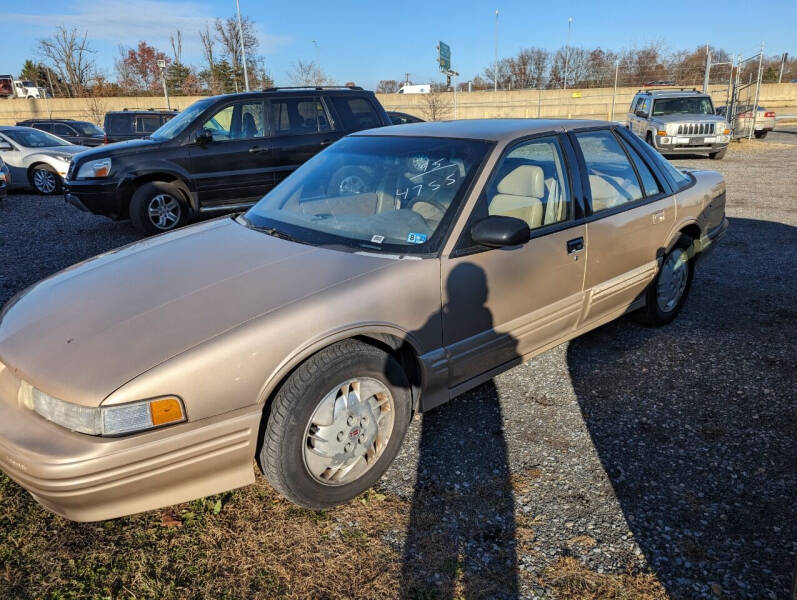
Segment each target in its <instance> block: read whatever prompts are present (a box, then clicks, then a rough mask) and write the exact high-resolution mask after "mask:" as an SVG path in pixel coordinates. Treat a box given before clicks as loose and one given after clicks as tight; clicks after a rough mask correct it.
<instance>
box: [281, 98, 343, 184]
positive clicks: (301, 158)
mask: <svg viewBox="0 0 797 600" xmlns="http://www.w3.org/2000/svg"><path fill="white" fill-rule="evenodd" d="M266 111H267V114H268V116H269V120H270V122H271V123H273V137H272V139H271V140H270V144H271V148H272V151H271V168H270V174H269V181H268V189H271V188H272V187H274V186H275V185H277V184H278V183H279V182H280V181H282V180H283V179H285V178H286V177H287V176H288V175H290V174H291V172H292V171H294V170H295V169H296V168H297V167H298V166H300V165H301V164H303V163H304V162H306V161H307V160H309V159H310V158H312V157H313V156H315V155H316V154H318V153H319V152H320V151H321V150H323V149H324V148H326V147H327V146H329V145H330V144H331V143H333V142H335V141H336V140H338V139H339V138H340V137H342V136H343V135H344V132H343V131H342V130H341V128H340V127H336V126H334V125H333V120H332V119H331V117H330V113H329V111H328V109H327V107H326V105H325V104H324V102H323V100H322V98H321V97H320V96H312V95H308V96H304V95H301V96H299V95H293V94H291V95H286V96H284V97H276V98H271V99H269V100H268V102H267V103H266Z"/></svg>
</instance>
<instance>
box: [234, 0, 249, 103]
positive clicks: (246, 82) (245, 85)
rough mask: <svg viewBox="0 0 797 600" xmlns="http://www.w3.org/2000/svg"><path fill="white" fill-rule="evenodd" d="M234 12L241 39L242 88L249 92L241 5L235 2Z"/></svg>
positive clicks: (238, 0)
mask: <svg viewBox="0 0 797 600" xmlns="http://www.w3.org/2000/svg"><path fill="white" fill-rule="evenodd" d="M235 10H236V11H237V12H238V35H239V36H240V37H241V61H242V62H243V67H244V87H245V88H246V91H247V92H248V91H249V70H248V69H247V68H246V45H245V44H244V26H243V22H242V21H241V3H240V0H235Z"/></svg>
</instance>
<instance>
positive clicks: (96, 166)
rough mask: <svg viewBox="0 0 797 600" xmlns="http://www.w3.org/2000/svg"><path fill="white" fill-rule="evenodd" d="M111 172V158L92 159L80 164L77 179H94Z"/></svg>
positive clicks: (106, 175)
mask: <svg viewBox="0 0 797 600" xmlns="http://www.w3.org/2000/svg"><path fill="white" fill-rule="evenodd" d="M110 172H111V159H110V158H100V159H99V160H90V161H89V162H87V163H84V164H82V165H80V169H79V170H78V172H77V177H76V178H77V179H92V178H97V177H108V174H109V173H110Z"/></svg>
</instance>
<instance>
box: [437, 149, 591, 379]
mask: <svg viewBox="0 0 797 600" xmlns="http://www.w3.org/2000/svg"><path fill="white" fill-rule="evenodd" d="M574 168H575V158H574V155H573V154H572V150H571V149H570V148H569V145H568V142H567V140H566V139H564V138H563V137H562V136H557V135H544V136H538V137H534V138H530V139H526V140H523V141H519V142H517V143H516V144H513V145H512V146H510V147H509V148H508V149H507V150H506V151H505V152H504V153H503V155H502V157H501V159H500V160H499V161H498V163H497V165H496V167H495V169H494V171H493V173H492V175H491V178H490V181H489V183H488V184H487V185H486V187H485V189H484V191H483V193H482V195H481V197H480V198H479V200H478V202H477V204H476V205H475V207H474V209H473V211H472V213H471V215H470V216H469V221H468V224H467V225H466V228H465V232H464V234H463V237H462V239H460V240H459V242H458V244H457V247H456V249H455V251H454V253H453V254H452V255H451V256H449V257H444V258H443V259H442V265H441V275H442V278H443V283H442V288H443V305H444V309H443V343H444V345H445V348H446V353H447V355H448V357H449V361H450V369H449V377H450V379H449V384H450V387H452V388H456V387H457V386H461V385H467V381H468V380H470V379H473V378H474V377H475V376H478V375H479V374H482V373H485V372H488V371H490V370H491V369H494V368H497V367H500V366H501V365H506V364H508V363H509V364H511V363H512V362H513V361H517V360H520V358H521V357H523V356H525V355H528V354H530V353H532V352H535V351H539V350H540V349H542V348H544V347H546V346H548V345H551V344H553V343H556V342H558V341H560V340H562V339H563V338H565V337H567V336H568V335H569V334H571V333H572V332H573V331H574V329H575V326H576V323H577V320H578V317H579V315H580V314H581V310H582V307H583V281H584V269H585V260H584V259H585V256H586V255H587V253H588V252H587V247H586V242H587V238H586V227H585V225H584V224H583V222H581V223H579V222H577V221H576V218H577V216H578V215H577V212H576V205H575V203H574V201H573V198H577V197H578V196H579V194H580V182H579V181H578V180H575V182H574V181H573V178H572V170H573V169H574ZM574 184H575V189H576V192H575V193H574V191H573V189H574ZM488 215H503V216H511V217H516V218H520V219H523V220H525V221H526V223H527V224H528V226H529V228H530V235H531V236H532V239H531V240H530V241H529V242H528V243H527V244H524V245H523V246H519V247H511V248H500V249H487V248H484V247H480V246H478V245H476V244H475V243H474V242H473V241H472V240H471V239H470V235H469V233H468V231H469V229H470V226H471V225H472V224H473V223H475V222H476V221H478V220H480V219H483V218H485V217H486V216H488ZM582 221H583V220H582Z"/></svg>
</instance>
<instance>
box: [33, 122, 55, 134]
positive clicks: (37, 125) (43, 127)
mask: <svg viewBox="0 0 797 600" xmlns="http://www.w3.org/2000/svg"><path fill="white" fill-rule="evenodd" d="M32 127H35V128H36V129H41V130H42V131H47V132H50V133H52V131H53V124H52V123H34V124H33V125H32Z"/></svg>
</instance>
